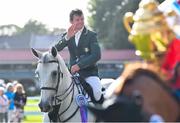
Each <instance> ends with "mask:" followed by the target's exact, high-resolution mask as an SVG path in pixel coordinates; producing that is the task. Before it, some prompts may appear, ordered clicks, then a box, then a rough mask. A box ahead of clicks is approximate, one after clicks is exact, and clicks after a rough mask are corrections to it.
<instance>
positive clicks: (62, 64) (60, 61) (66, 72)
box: [57, 54, 71, 76]
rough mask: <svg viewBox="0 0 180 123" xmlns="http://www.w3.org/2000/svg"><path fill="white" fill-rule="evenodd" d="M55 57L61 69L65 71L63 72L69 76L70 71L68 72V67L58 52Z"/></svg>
mask: <svg viewBox="0 0 180 123" xmlns="http://www.w3.org/2000/svg"><path fill="white" fill-rule="evenodd" d="M57 59H58V61H59V64H60V66H61V69H62V71H64V72H65V73H64V74H66V75H69V76H71V74H70V72H69V70H68V68H67V66H66V64H65V62H64V59H63V58H62V57H61V56H60V55H59V54H58V55H57Z"/></svg>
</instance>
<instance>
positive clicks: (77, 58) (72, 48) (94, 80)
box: [55, 9, 104, 103]
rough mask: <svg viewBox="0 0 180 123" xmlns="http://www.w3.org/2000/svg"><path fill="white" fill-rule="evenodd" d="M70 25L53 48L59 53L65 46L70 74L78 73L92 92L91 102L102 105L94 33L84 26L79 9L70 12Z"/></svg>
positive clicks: (99, 56)
mask: <svg viewBox="0 0 180 123" xmlns="http://www.w3.org/2000/svg"><path fill="white" fill-rule="evenodd" d="M70 23H71V24H72V25H71V26H70V27H69V28H68V31H67V32H66V33H64V34H63V37H62V39H61V40H60V41H59V42H58V43H57V44H56V45H55V47H56V48H57V50H58V51H61V50H62V49H64V48H65V47H66V46H67V47H68V49H69V53H70V70H71V73H72V74H75V73H77V72H78V73H79V74H80V78H83V80H85V81H84V82H82V79H81V80H80V81H81V83H83V84H86V85H88V86H89V87H91V90H92V91H93V92H91V94H90V97H91V99H92V101H93V102H96V103H102V102H103V100H104V97H103V94H102V85H101V83H100V79H99V77H98V67H97V65H96V62H97V61H98V60H99V59H100V58H101V52H100V47H99V44H98V42H97V37H96V33H95V32H92V31H90V30H88V29H87V28H86V27H85V26H84V16H83V12H82V11H81V10H79V9H75V10H72V11H71V13H70ZM88 94H89V93H88Z"/></svg>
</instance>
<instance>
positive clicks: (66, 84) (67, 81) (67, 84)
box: [58, 57, 78, 120]
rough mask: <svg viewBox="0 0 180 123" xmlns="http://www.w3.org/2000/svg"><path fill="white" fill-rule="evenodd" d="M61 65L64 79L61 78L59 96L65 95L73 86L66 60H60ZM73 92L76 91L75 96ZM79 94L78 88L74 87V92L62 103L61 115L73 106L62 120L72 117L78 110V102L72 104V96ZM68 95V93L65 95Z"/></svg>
mask: <svg viewBox="0 0 180 123" xmlns="http://www.w3.org/2000/svg"><path fill="white" fill-rule="evenodd" d="M59 64H60V67H61V68H60V69H61V71H62V72H63V74H64V75H63V78H61V80H60V81H62V82H61V84H60V85H59V89H58V94H62V93H64V92H65V91H66V90H67V89H68V88H69V87H70V86H71V84H72V76H71V74H70V72H69V70H68V69H67V67H66V65H65V62H64V60H62V58H61V57H60V58H59ZM72 87H73V86H71V87H70V89H69V90H68V92H70V91H71V89H72ZM73 91H74V95H73ZM77 94H78V91H77V88H76V87H75V85H74V90H72V92H71V93H70V94H69V95H68V96H67V97H66V98H65V100H64V101H63V102H62V103H61V107H60V111H59V113H61V112H62V111H64V110H65V109H67V107H68V106H69V105H70V104H71V106H70V108H69V109H68V110H67V111H66V112H65V113H64V115H62V120H63V118H67V117H68V116H70V115H72V113H73V112H74V110H75V109H76V108H77V105H76V102H75V101H73V102H72V103H71V100H72V96H76V95H77ZM65 95H67V93H66V94H65ZM73 99H75V97H73Z"/></svg>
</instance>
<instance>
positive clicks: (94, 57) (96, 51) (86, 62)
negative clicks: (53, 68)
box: [77, 34, 101, 69]
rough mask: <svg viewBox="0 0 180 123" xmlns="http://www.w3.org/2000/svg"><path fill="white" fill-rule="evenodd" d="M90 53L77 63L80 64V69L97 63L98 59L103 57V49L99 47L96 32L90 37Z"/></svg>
mask: <svg viewBox="0 0 180 123" xmlns="http://www.w3.org/2000/svg"><path fill="white" fill-rule="evenodd" d="M90 41H91V43H90V52H91V53H90V55H89V56H87V57H85V58H83V59H81V60H80V61H79V62H78V63H77V65H78V66H79V68H80V69H83V68H86V67H88V66H90V65H93V64H95V63H96V62H97V61H98V60H100V58H101V50H100V47H99V44H98V42H97V37H96V34H93V35H92V37H91V39H90Z"/></svg>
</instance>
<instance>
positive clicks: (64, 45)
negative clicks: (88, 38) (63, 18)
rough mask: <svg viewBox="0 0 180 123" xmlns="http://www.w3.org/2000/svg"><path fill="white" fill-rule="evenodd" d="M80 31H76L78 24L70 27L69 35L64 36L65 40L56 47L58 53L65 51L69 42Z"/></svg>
mask: <svg viewBox="0 0 180 123" xmlns="http://www.w3.org/2000/svg"><path fill="white" fill-rule="evenodd" d="M77 31H78V30H76V24H73V25H71V26H70V27H69V29H68V31H67V33H66V34H65V35H64V36H63V38H62V39H61V40H60V41H59V42H58V43H57V44H56V45H55V47H56V49H57V50H58V51H61V50H63V49H64V48H65V47H66V46H67V45H68V41H69V40H70V39H71V38H72V37H73V36H74V35H75V34H76V32H77Z"/></svg>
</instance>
